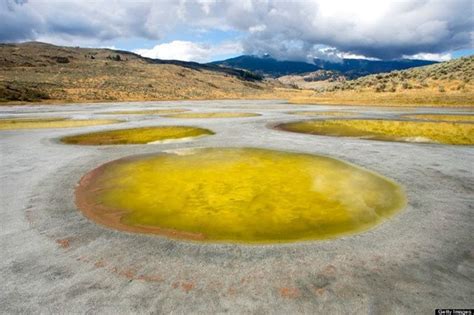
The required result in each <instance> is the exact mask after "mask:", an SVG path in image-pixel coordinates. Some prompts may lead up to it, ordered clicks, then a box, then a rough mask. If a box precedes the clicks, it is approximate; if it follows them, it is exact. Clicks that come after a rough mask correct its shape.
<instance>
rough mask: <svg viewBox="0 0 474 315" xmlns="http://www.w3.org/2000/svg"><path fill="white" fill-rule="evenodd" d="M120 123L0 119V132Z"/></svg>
mask: <svg viewBox="0 0 474 315" xmlns="http://www.w3.org/2000/svg"><path fill="white" fill-rule="evenodd" d="M119 122H122V121H121V120H116V119H67V118H63V117H45V118H5V119H0V130H10V129H39V128H73V127H85V126H96V125H107V124H114V123H119Z"/></svg>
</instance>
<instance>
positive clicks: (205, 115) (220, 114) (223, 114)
mask: <svg viewBox="0 0 474 315" xmlns="http://www.w3.org/2000/svg"><path fill="white" fill-rule="evenodd" d="M255 116H260V114H256V113H239V112H212V113H179V114H171V115H165V117H169V118H240V117H255Z"/></svg>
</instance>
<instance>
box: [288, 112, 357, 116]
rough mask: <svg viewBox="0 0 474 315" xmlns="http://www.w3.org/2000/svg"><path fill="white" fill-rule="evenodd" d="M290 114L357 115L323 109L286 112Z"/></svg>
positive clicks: (355, 114)
mask: <svg viewBox="0 0 474 315" xmlns="http://www.w3.org/2000/svg"><path fill="white" fill-rule="evenodd" d="M287 114H291V115H301V116H338V117H339V116H357V115H358V113H352V112H325V111H292V112H287Z"/></svg>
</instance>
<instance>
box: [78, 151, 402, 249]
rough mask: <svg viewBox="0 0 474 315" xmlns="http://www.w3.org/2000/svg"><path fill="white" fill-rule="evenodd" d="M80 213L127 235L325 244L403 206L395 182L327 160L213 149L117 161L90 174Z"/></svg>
mask: <svg viewBox="0 0 474 315" xmlns="http://www.w3.org/2000/svg"><path fill="white" fill-rule="evenodd" d="M76 201H77V205H78V207H79V208H80V209H81V210H82V211H83V212H84V213H85V215H86V216H87V217H89V218H91V219H92V220H94V221H96V222H98V223H100V224H103V225H106V226H109V227H112V228H115V229H119V230H126V231H132V232H142V233H156V234H161V235H165V236H169V237H173V238H184V239H190V240H195V241H205V242H237V243H279V242H292V241H300V240H319V239H326V238H333V237H336V236H340V235H344V234H348V233H356V232H360V231H363V230H366V229H369V228H371V227H373V226H375V225H377V224H379V223H380V222H382V221H384V220H386V219H387V218H389V217H391V216H392V215H394V214H395V213H396V212H397V211H399V210H400V209H402V208H403V207H404V205H405V196H404V192H403V189H402V188H401V187H400V186H399V185H397V184H396V183H394V182H393V181H391V180H389V179H387V178H385V177H382V176H380V175H377V174H375V173H373V172H370V171H367V170H365V169H362V168H360V167H357V166H354V165H351V164H348V163H346V162H343V161H340V160H336V159H332V158H329V157H324V156H317V155H310V154H299V153H289V152H283V151H273V150H266V149H255V148H208V149H195V150H183V151H178V152H176V153H175V154H174V153H173V154H156V155H148V156H136V157H131V158H126V159H121V160H117V161H113V162H110V163H107V164H104V165H103V166H101V167H99V168H97V169H95V170H93V171H91V172H90V173H88V174H87V175H85V176H84V177H83V179H82V180H81V182H80V185H79V186H78V188H77V191H76Z"/></svg>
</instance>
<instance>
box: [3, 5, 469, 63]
mask: <svg viewBox="0 0 474 315" xmlns="http://www.w3.org/2000/svg"><path fill="white" fill-rule="evenodd" d="M473 5H474V1H473V0H398V1H389V0H385V1H381V0H352V1H351V0H346V1H342V0H299V1H290V0H274V1H271V0H229V1H226V0H220V1H219V0H193V1H188V0H174V1H171V0H170V1H168V0H159V1H147V0H140V1H131V0H108V1H102V0H0V42H21V41H29V40H37V41H43V42H49V43H53V44H60V45H68V46H82V47H113V48H117V49H124V50H130V51H135V52H137V53H139V54H141V55H144V56H147V57H152V58H161V59H180V60H187V61H189V60H192V61H198V62H207V61H211V60H217V59H224V58H227V57H231V56H237V55H240V54H244V53H245V54H265V53H268V54H270V55H272V56H274V57H275V58H278V59H287V60H304V61H308V60H311V59H312V58H315V57H318V58H325V59H338V58H341V57H349V58H350V57H365V58H376V59H397V58H419V59H433V60H448V59H451V58H455V57H459V56H462V55H471V54H474V46H473V41H474V12H473V10H474V9H473Z"/></svg>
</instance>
